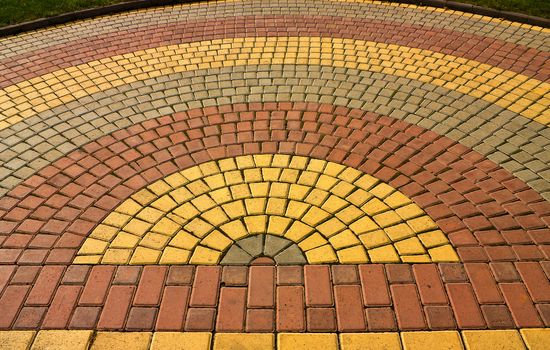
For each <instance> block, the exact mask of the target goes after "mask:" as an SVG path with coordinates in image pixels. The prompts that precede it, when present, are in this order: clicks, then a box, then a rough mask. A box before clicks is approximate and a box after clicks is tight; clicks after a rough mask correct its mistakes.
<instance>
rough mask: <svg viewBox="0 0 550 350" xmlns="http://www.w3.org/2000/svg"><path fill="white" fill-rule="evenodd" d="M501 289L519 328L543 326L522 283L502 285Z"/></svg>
mask: <svg viewBox="0 0 550 350" xmlns="http://www.w3.org/2000/svg"><path fill="white" fill-rule="evenodd" d="M500 289H501V290H502V294H504V300H506V305H508V307H509V308H510V312H511V313H512V317H513V318H514V322H515V323H516V326H517V327H520V328H521V327H541V326H542V322H541V320H540V318H539V316H538V314H537V310H536V309H535V307H534V306H533V302H532V300H531V297H530V296H529V294H528V293H527V290H526V289H525V286H524V285H523V284H522V283H501V284H500Z"/></svg>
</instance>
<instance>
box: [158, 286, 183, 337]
mask: <svg viewBox="0 0 550 350" xmlns="http://www.w3.org/2000/svg"><path fill="white" fill-rule="evenodd" d="M190 292H191V287H188V286H166V287H165V288H164V293H163V296H162V301H161V303H160V310H159V315H158V319H157V324H156V330H157V331H181V330H183V322H184V321H185V314H186V312H187V300H188V299H189V293H190Z"/></svg>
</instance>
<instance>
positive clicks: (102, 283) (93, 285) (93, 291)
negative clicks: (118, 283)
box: [78, 265, 115, 306]
mask: <svg viewBox="0 0 550 350" xmlns="http://www.w3.org/2000/svg"><path fill="white" fill-rule="evenodd" d="M114 272H115V267H114V266H109V265H96V266H94V267H92V271H91V272H90V276H89V277H88V280H87V281H86V285H85V286H84V290H83V291H82V295H81V296H80V300H79V302H78V304H79V305H84V306H94V305H102V304H103V302H104V301H105V296H106V294H107V290H108V289H109V287H110V285H111V279H112V278H113V274H114Z"/></svg>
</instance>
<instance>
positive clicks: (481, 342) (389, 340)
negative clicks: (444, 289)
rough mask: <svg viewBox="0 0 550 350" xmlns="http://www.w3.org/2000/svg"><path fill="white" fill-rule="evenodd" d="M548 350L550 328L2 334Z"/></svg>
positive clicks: (290, 349) (135, 345)
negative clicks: (335, 331) (345, 331)
mask: <svg viewBox="0 0 550 350" xmlns="http://www.w3.org/2000/svg"><path fill="white" fill-rule="evenodd" d="M29 348H30V349H31V350H43V349H55V350H85V349H90V350H111V349H132V350H148V349H151V350H168V349H170V350H211V349H213V350H230V349H251V350H252V349H253V350H267V349H277V350H295V349H299V350H320V349H323V350H338V349H341V350H380V349H384V350H400V349H405V350H425V349H430V350H438V349H445V350H462V349H464V348H466V349H468V350H487V349H498V350H519V349H527V348H528V349H529V350H547V349H550V329H549V328H524V329H520V330H471V331H461V332H459V331H421V332H401V333H398V332H386V333H341V334H336V333H279V334H272V333H270V334H268V333H216V334H212V333H206V332H95V331H92V330H44V331H38V332H36V331H0V350H23V349H25V350H26V349H29Z"/></svg>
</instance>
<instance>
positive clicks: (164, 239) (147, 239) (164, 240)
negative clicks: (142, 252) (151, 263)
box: [139, 232, 170, 250]
mask: <svg viewBox="0 0 550 350" xmlns="http://www.w3.org/2000/svg"><path fill="white" fill-rule="evenodd" d="M169 240H170V237H168V236H165V235H161V234H160V233H154V232H148V233H147V234H145V236H144V237H143V238H142V239H141V241H140V242H139V245H140V246H143V247H147V248H151V249H156V250H161V249H162V248H164V247H165V246H166V245H167V244H168V241H169Z"/></svg>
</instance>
